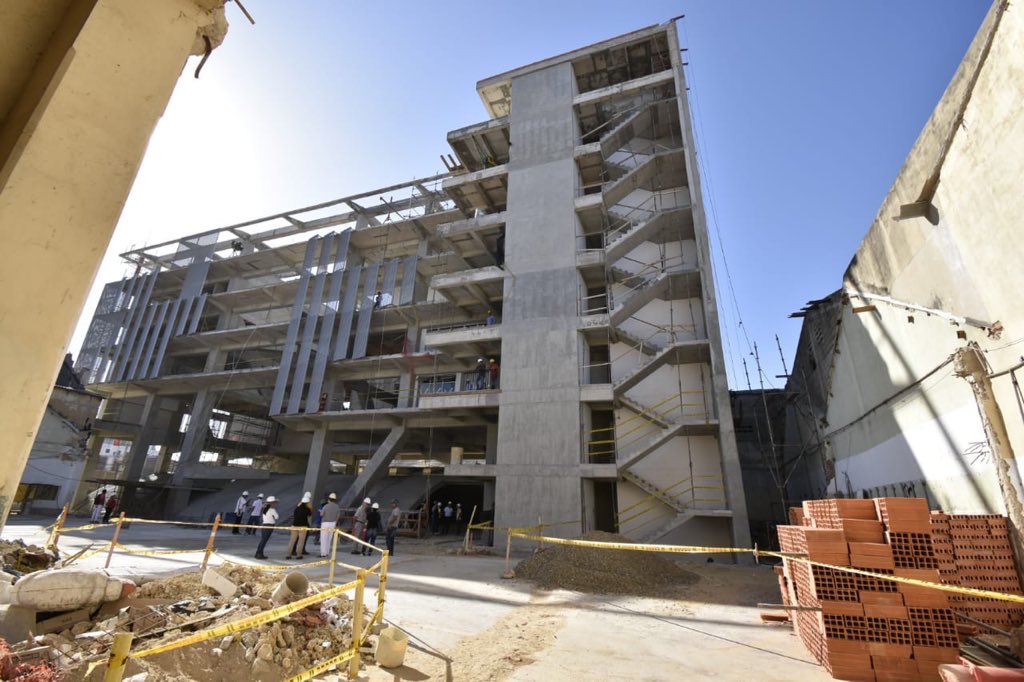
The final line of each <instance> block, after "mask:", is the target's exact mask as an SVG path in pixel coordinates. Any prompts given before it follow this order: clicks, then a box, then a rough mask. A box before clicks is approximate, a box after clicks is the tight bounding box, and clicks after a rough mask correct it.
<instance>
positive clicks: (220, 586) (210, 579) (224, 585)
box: [203, 568, 238, 597]
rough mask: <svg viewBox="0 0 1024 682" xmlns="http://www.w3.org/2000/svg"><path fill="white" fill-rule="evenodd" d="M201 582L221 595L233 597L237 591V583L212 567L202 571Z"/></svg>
mask: <svg viewBox="0 0 1024 682" xmlns="http://www.w3.org/2000/svg"><path fill="white" fill-rule="evenodd" d="M203 584H204V585H206V586H207V587H209V588H211V589H212V590H213V591H214V592H216V593H217V594H219V595H220V596H222V597H233V596H235V592H237V591H238V585H236V584H234V583H233V582H231V581H230V580H228V579H227V578H225V577H224V576H222V575H221V574H220V573H218V572H217V571H216V569H213V568H208V569H206V570H205V571H204V572H203Z"/></svg>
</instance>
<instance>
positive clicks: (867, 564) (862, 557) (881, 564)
mask: <svg viewBox="0 0 1024 682" xmlns="http://www.w3.org/2000/svg"><path fill="white" fill-rule="evenodd" d="M850 565H851V566H854V567H856V568H895V567H896V562H895V560H894V559H893V558H892V555H891V554H890V555H889V556H875V555H870V554H850Z"/></svg>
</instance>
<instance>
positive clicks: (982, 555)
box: [931, 512, 1024, 632]
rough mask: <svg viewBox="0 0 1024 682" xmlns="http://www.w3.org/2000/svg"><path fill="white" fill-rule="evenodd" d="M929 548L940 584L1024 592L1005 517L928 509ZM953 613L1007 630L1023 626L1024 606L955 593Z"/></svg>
mask: <svg viewBox="0 0 1024 682" xmlns="http://www.w3.org/2000/svg"><path fill="white" fill-rule="evenodd" d="M931 527H932V546H933V547H934V549H935V557H936V559H938V565H939V575H940V577H941V579H942V582H944V583H946V584H948V585H959V586H961V587H975V588H978V589H982V590H989V591H992V592H1004V593H1007V594H1018V595H1019V594H1024V593H1022V591H1021V584H1020V578H1019V577H1018V574H1017V566H1016V563H1015V562H1014V559H1013V548H1012V547H1011V546H1010V529H1009V525H1008V524H1007V521H1006V517H1005V516H999V515H984V516H983V515H963V514H944V513H942V512H932V515H931ZM949 601H950V604H951V606H952V608H953V610H954V611H956V612H957V613H962V614H965V615H967V616H970V617H971V618H973V619H975V620H979V621H981V622H983V623H987V624H989V625H991V626H993V627H996V628H999V629H1000V630H1004V631H1007V632H1008V631H1010V630H1012V629H1013V628H1016V627H1019V626H1020V625H1022V624H1024V607H1022V606H1021V605H1019V604H1015V603H1013V602H1007V601H998V600H994V599H985V598H984V597H974V596H970V595H962V594H953V593H951V594H950V595H949Z"/></svg>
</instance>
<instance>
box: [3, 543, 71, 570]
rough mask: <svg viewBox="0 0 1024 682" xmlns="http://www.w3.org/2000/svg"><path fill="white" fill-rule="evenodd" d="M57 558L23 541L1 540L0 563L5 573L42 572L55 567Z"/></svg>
mask: <svg viewBox="0 0 1024 682" xmlns="http://www.w3.org/2000/svg"><path fill="white" fill-rule="evenodd" d="M56 560H57V559H56V557H55V556H54V555H53V554H51V553H50V552H48V551H46V550H45V549H43V548H42V547H39V546H37V545H26V544H25V543H24V542H23V541H21V540H14V541H11V540H0V563H2V564H3V569H4V571H6V572H8V573H12V574H14V575H19V574H22V573H32V572H34V571H41V570H43V569H46V568H50V567H51V566H53V564H54V562H55V561H56Z"/></svg>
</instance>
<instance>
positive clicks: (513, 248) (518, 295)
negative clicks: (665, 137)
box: [495, 63, 582, 535]
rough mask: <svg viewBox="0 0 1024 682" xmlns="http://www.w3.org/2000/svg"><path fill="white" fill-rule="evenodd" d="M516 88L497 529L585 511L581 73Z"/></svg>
mask: <svg viewBox="0 0 1024 682" xmlns="http://www.w3.org/2000/svg"><path fill="white" fill-rule="evenodd" d="M511 88H512V101H513V102H514V105H513V107H512V111H511V114H510V125H511V129H510V134H511V139H512V148H511V152H510V160H509V174H508V186H509V189H508V210H507V212H506V219H507V228H506V242H505V257H506V269H507V270H508V272H509V273H511V276H510V277H508V278H507V279H506V280H505V300H504V307H503V310H502V387H501V410H500V412H499V422H498V458H497V467H498V476H497V480H496V491H495V525H496V526H524V525H529V524H534V523H536V522H537V518H538V517H542V518H544V519H545V520H546V521H550V522H563V521H572V520H576V519H579V518H580V512H581V506H582V499H581V496H582V488H581V482H580V475H579V467H580V458H581V452H580V430H579V429H580V426H579V425H580V405H579V383H580V379H579V377H580V371H579V367H580V364H581V360H580V344H581V340H580V337H579V334H578V332H577V331H576V330H577V315H578V314H577V300H576V296H573V295H571V292H573V291H576V290H577V289H578V287H579V281H580V279H579V274H578V272H577V270H576V239H575V237H576V233H577V225H576V216H575V212H574V209H573V201H574V198H575V189H576V185H577V181H576V174H577V170H576V162H575V161H574V160H573V149H574V147H575V145H576V138H577V133H576V125H575V121H574V115H573V108H572V97H573V94H574V92H575V80H574V78H573V73H572V67H571V65H570V64H567V63H565V64H559V65H557V66H552V67H549V68H547V69H543V70H540V71H535V72H532V73H528V74H525V75H522V76H519V77H516V78H514V79H513V80H512V84H511ZM555 292H557V294H556V293H555ZM551 532H556V533H560V534H562V535H575V534H577V533H578V532H579V526H571V525H565V526H559V527H557V528H554V529H552V530H551Z"/></svg>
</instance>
